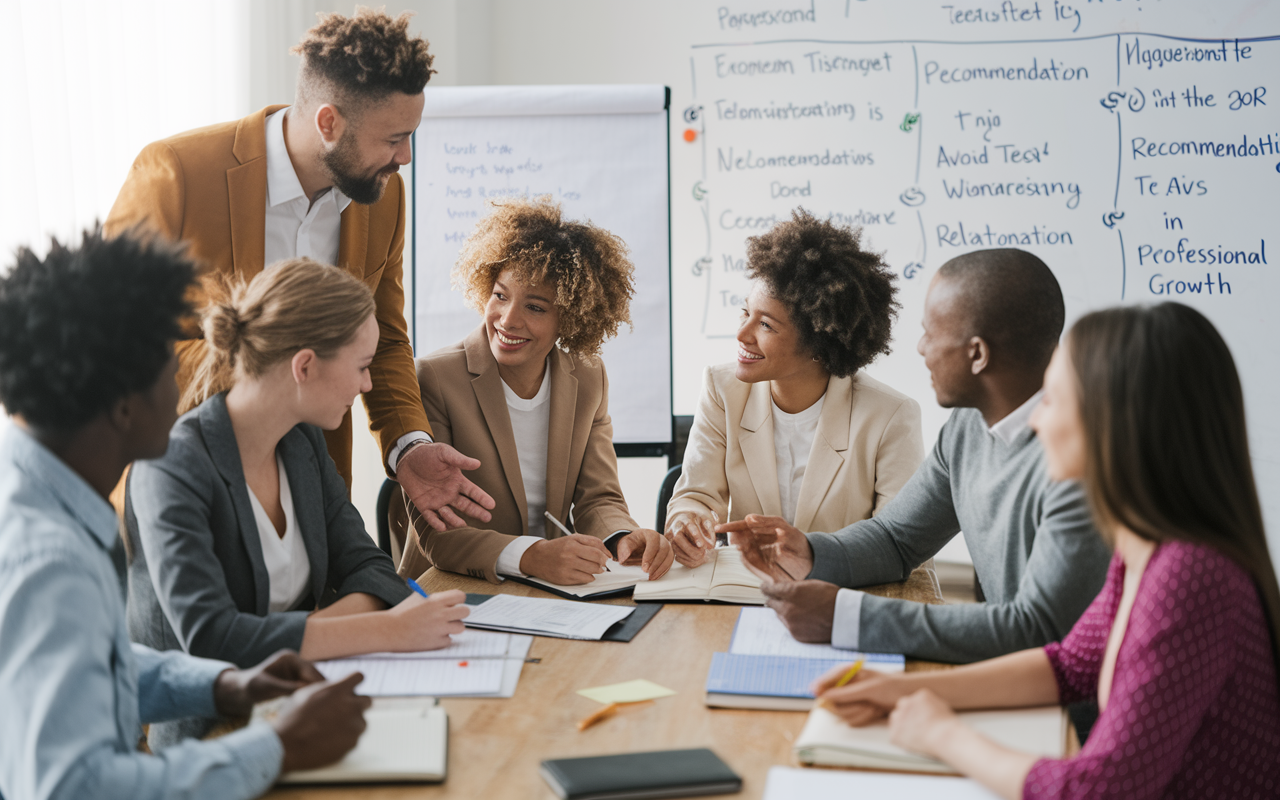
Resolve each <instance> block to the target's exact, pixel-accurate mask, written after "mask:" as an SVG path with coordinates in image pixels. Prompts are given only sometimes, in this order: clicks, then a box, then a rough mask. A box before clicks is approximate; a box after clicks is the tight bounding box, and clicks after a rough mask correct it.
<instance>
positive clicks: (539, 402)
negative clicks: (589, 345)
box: [496, 360, 551, 578]
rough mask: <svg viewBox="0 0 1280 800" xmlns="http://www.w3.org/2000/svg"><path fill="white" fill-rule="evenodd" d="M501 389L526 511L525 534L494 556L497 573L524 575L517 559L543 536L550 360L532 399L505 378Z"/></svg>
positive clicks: (545, 525)
mask: <svg viewBox="0 0 1280 800" xmlns="http://www.w3.org/2000/svg"><path fill="white" fill-rule="evenodd" d="M502 393H503V394H504V395H506V398H507V414H508V415H510V417H511V433H512V434H514V435H515V438H516V453H517V454H518V455H519V457H520V480H521V481H522V482H523V483H524V502H525V508H526V510H527V511H528V522H529V534H528V535H527V536H517V537H515V538H514V540H513V541H512V542H511V544H509V545H507V546H506V547H504V548H503V549H502V553H501V554H500V555H499V556H498V567H497V570H496V572H497V573H498V574H499V575H515V576H518V577H521V578H523V577H525V574H524V572H522V571H521V570H520V559H521V558H523V557H524V553H525V551H526V550H528V549H529V548H530V547H533V546H534V545H535V544H537V543H538V542H540V541H542V540H543V539H545V538H546V537H547V519H546V517H545V516H544V513H545V512H546V510H547V438H548V436H549V432H550V430H551V361H550V360H548V361H547V368H546V371H544V372H543V373H542V386H540V387H538V393H537V394H535V395H534V396H533V398H532V399H529V400H525V399H524V398H523V397H521V396H520V395H518V394H516V393H515V392H514V391H512V389H511V387H510V386H508V385H507V382H506V381H503V382H502Z"/></svg>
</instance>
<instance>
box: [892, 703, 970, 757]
mask: <svg viewBox="0 0 1280 800" xmlns="http://www.w3.org/2000/svg"><path fill="white" fill-rule="evenodd" d="M963 725H964V723H962V722H961V721H960V718H959V717H958V716H956V712H955V711H952V710H951V706H949V705H947V703H946V701H945V700H943V699H942V698H941V697H938V696H937V695H936V694H934V693H933V692H932V691H930V690H928V689H920V690H919V691H916V692H914V693H912V694H909V695H907V696H906V697H904V698H902V699H901V700H899V701H898V704H897V705H896V706H895V707H894V709H893V713H891V714H889V741H891V742H893V743H894V744H896V745H897V746H898V747H901V748H903V749H904V750H910V751H911V752H913V753H919V754H920V755H922V756H928V757H929V758H937V759H941V758H942V755H941V743H942V742H943V741H945V740H946V739H947V737H949V736H951V735H953V733H954V732H955V729H956V727H957V726H960V727H963Z"/></svg>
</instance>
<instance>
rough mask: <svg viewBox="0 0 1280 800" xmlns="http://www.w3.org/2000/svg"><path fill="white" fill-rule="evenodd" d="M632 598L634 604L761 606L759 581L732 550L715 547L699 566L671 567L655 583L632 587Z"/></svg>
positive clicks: (740, 554)
mask: <svg viewBox="0 0 1280 800" xmlns="http://www.w3.org/2000/svg"><path fill="white" fill-rule="evenodd" d="M632 597H633V598H634V599H635V601H636V602H637V603H644V602H667V601H669V600H703V601H707V602H713V603H729V604H732V605H756V606H762V605H764V595H763V594H762V593H761V592H760V579H759V578H758V577H756V575H755V574H754V573H753V572H751V570H749V569H747V567H746V565H745V564H743V563H742V551H740V550H739V549H738V548H736V547H718V548H716V549H715V550H712V551H711V552H710V553H707V560H706V562H705V563H703V564H702V565H701V566H697V567H694V568H693V569H689V568H688V567H686V566H684V565H683V564H673V565H672V566H671V569H670V571H668V572H667V574H666V575H663V576H662V577H661V578H659V579H657V580H656V581H645V582H644V583H639V584H636V588H635V592H634V593H633V594H632Z"/></svg>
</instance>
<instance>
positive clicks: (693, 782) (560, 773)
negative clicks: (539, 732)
mask: <svg viewBox="0 0 1280 800" xmlns="http://www.w3.org/2000/svg"><path fill="white" fill-rule="evenodd" d="M539 772H541V774H542V778H543V780H545V781H546V782H547V785H549V786H550V787H551V790H552V791H553V792H555V793H556V796H558V797H560V798H561V800H626V798H642V797H693V796H695V795H709V794H731V793H733V792H737V791H740V790H741V789H742V778H740V777H738V774H737V773H735V772H734V771H733V770H732V769H730V768H729V765H728V764H726V763H724V762H723V761H721V760H720V757H719V756H717V755H716V754H715V753H713V752H711V751H710V750H708V749H706V748H705V747H704V748H698V749H694V750H661V751H657V752H651V753H623V754H621V755H615V756H589V757H587V758H559V759H553V760H549V761H543V762H542V768H541V769H540V770H539Z"/></svg>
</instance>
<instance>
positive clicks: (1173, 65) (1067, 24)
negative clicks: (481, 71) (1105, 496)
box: [542, 0, 1280, 554]
mask: <svg viewBox="0 0 1280 800" xmlns="http://www.w3.org/2000/svg"><path fill="white" fill-rule="evenodd" d="M787 9H790V10H791V11H787ZM793 11H794V12H796V13H791V12H793ZM784 12H786V13H784ZM669 29H670V31H671V32H670V33H669V34H667V35H668V36H669V41H667V42H665V43H664V44H665V47H664V48H659V49H661V50H663V51H665V52H667V53H670V56H669V60H668V62H667V63H666V65H665V69H666V70H667V71H668V72H669V76H668V75H664V76H663V77H664V79H668V80H671V81H672V83H671V85H672V92H673V95H672V97H673V99H672V122H673V124H672V131H671V148H672V175H673V187H672V197H673V204H672V213H673V220H674V227H673V237H674V239H673V241H674V255H673V275H672V286H673V309H672V318H673V321H674V322H673V324H674V336H675V340H676V341H677V342H679V343H680V346H679V347H678V348H677V349H676V353H675V362H674V393H675V411H676V413H677V414H692V413H693V412H694V408H695V407H696V402H697V397H698V391H699V388H700V381H701V373H702V370H703V369H704V368H705V366H706V365H708V364H714V363H719V362H726V361H731V360H732V359H733V357H734V350H735V346H734V338H733V337H734V333H735V330H736V327H737V321H738V315H739V310H740V308H741V302H742V298H744V297H745V296H746V295H747V293H748V291H749V289H750V284H749V282H748V281H747V280H746V278H745V276H744V272H743V268H744V266H745V264H744V259H745V254H746V246H745V240H746V237H747V236H749V235H752V234H756V233H761V232H763V231H764V230H767V229H768V227H769V226H770V225H771V224H772V223H773V222H774V221H775V220H781V219H784V218H786V217H787V215H788V213H789V210H790V209H791V208H793V207H795V206H797V205H803V206H804V207H806V208H808V209H810V210H811V211H813V212H814V213H816V214H817V215H819V216H822V217H831V218H833V219H836V220H839V221H843V222H849V223H851V224H854V225H861V226H863V230H864V234H865V238H864V242H865V243H867V244H869V245H870V247H871V248H872V249H874V250H877V251H882V252H884V254H885V258H886V260H887V261H888V263H889V264H890V265H891V266H892V267H893V269H894V270H895V271H896V272H897V273H898V275H899V282H898V285H899V289H900V300H901V302H902V304H903V310H902V313H901V315H900V317H899V319H898V323H897V325H896V326H895V331H894V341H893V352H892V354H891V355H889V356H886V357H882V358H880V359H879V360H878V361H876V362H875V363H873V364H872V365H871V366H870V367H869V368H868V370H867V371H868V373H869V374H871V375H873V376H874V377H876V378H878V379H880V380H882V381H884V382H886V383H888V384H889V385H890V386H893V387H894V388H896V389H898V390H900V391H903V392H905V393H907V394H909V395H910V396H912V397H914V398H916V399H917V400H918V401H919V402H920V405H921V408H922V410H923V412H924V428H925V437H926V440H930V439H931V438H932V437H934V436H935V435H936V433H937V431H938V429H939V428H940V427H941V425H942V423H943V422H944V421H945V420H946V418H947V415H948V413H949V412H948V411H947V410H946V409H942V408H939V407H938V406H937V403H936V401H935V399H934V395H933V392H932V391H931V389H930V384H929V378H928V373H927V371H926V370H925V368H924V364H923V361H922V359H921V358H920V356H919V355H917V353H916V351H915V344H916V341H917V339H918V337H919V335H920V331H921V317H922V310H923V300H924V294H925V290H926V288H927V286H928V282H929V280H930V279H931V277H932V276H933V274H934V273H935V272H936V271H937V269H938V267H939V266H941V264H942V263H943V262H944V261H946V260H947V259H950V258H952V257H955V256H957V255H960V254H962V253H966V252H970V251H972V250H976V249H981V248H985V247H999V246H1017V247H1021V248H1023V249H1026V250H1028V251H1030V252H1032V253H1035V254H1036V255H1038V256H1040V257H1041V258H1042V259H1044V261H1045V262H1046V263H1047V264H1048V265H1049V266H1050V267H1051V268H1052V269H1053V270H1054V272H1055V274H1056V275H1057V277H1058V280H1059V281H1060V283H1061V285H1062V289H1063V293H1064V295H1065V299H1066V305H1067V322H1068V325H1069V324H1070V323H1071V322H1072V321H1074V320H1075V319H1076V318H1078V317H1079V316H1080V315H1082V314H1084V313H1085V312H1088V311H1090V310H1093V309H1097V308H1102V307H1106V306H1110V305H1115V304H1117V303H1150V302H1158V301H1161V300H1168V299H1173V300H1178V301H1180V302H1183V303H1187V304H1189V305H1192V306H1194V307H1196V308H1197V309H1199V310H1200V311H1202V312H1203V313H1205V314H1206V315H1207V316H1208V317H1209V318H1210V319H1211V320H1213V322H1214V323H1215V324H1216V325H1217V326H1218V328H1219V330H1220V331H1221V332H1222V334H1223V336H1224V337H1225V338H1226V340H1227V342H1228V344H1229V345H1230V346H1231V349H1232V352H1233V353H1234V355H1235V358H1236V362H1237V366H1238V368H1239V370H1240V372H1241V376H1242V380H1243V383H1244V388H1245V396H1246V404H1247V411H1248V413H1249V426H1250V434H1251V440H1252V441H1251V445H1252V451H1253V456H1254V463H1255V470H1256V474H1257V478H1258V483H1259V490H1260V492H1261V494H1262V499H1263V503H1264V507H1265V509H1266V514H1267V518H1268V520H1269V521H1270V527H1271V529H1272V531H1273V533H1272V535H1271V542H1272V549H1273V551H1275V552H1276V553H1277V554H1280V533H1277V532H1276V531H1277V530H1280V419H1278V417H1277V415H1276V414H1275V413H1274V409H1275V408H1276V403H1277V396H1278V395H1280V355H1278V354H1280V315H1277V314H1276V313H1275V311H1274V310H1273V308H1272V303H1273V299H1274V298H1275V297H1276V296H1277V294H1278V293H1280V272H1278V269H1280V263H1278V261H1277V259H1280V236H1277V223H1276V221H1275V216H1276V209H1277V208H1280V41H1278V40H1277V38H1276V36H1277V35H1280V3H1275V2H1256V1H1254V2H1242V1H1240V0H1236V1H1235V2H1217V3H1212V4H1204V3H1202V4H1193V3H1177V2H1169V1H1168V0H1166V2H1163V3H1155V2H1150V0H1147V1H1145V2H1144V1H1143V0H1116V1H1114V2H1108V3H1105V4H1098V3H1084V2H1064V0H1057V2H1055V1H1054V0H1048V2H1045V1H1044V0H1040V2H1013V3H1003V4H1002V3H999V2H995V1H994V0H990V1H988V2H959V0H956V1H955V2H950V0H946V1H944V2H883V1H882V0H814V2H808V1H807V0H805V1H803V2H800V1H796V2H787V0H783V1H782V2H777V1H775V2H731V0H724V1H723V2H711V1H709V0H700V1H699V2H690V3H687V4H683V5H681V6H680V11H679V14H678V19H677V20H676V21H675V22H674V23H673V24H671V25H670V26H669ZM1236 37H1240V38H1239V39H1238V40H1237V38H1236ZM542 44H543V46H549V47H554V46H555V43H554V42H551V43H548V42H545V41H544V42H542ZM677 75H678V76H679V77H676V76H677ZM1210 96H1212V97H1210ZM687 132H691V133H687ZM686 137H688V138H686ZM688 139H692V141H688ZM1171 434H1176V432H1171Z"/></svg>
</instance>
